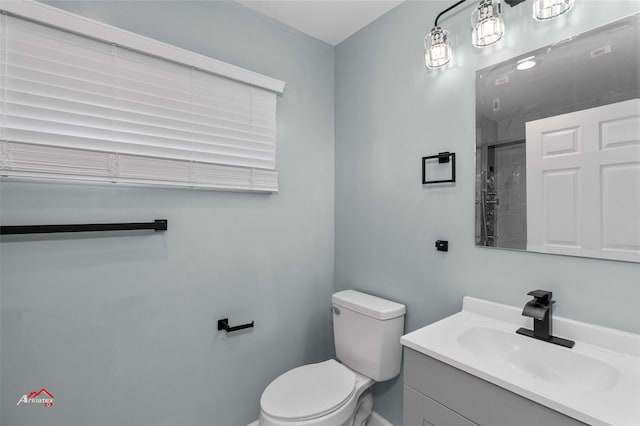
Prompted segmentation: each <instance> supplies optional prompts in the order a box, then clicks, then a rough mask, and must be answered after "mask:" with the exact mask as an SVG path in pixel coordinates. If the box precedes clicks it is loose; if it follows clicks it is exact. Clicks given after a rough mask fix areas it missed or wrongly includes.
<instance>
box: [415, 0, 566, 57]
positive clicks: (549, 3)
mask: <svg viewBox="0 0 640 426" xmlns="http://www.w3.org/2000/svg"><path fill="white" fill-rule="evenodd" d="M465 1H466V0H459V1H458V2H457V3H455V4H453V5H451V6H449V7H448V8H446V9H445V10H443V11H442V12H440V13H439V14H438V16H437V17H436V20H435V22H434V24H433V28H432V29H431V31H430V32H429V34H427V36H426V37H425V38H424V59H425V64H426V65H427V68H430V69H439V68H443V67H445V66H447V65H448V64H449V63H451V60H452V58H453V52H452V49H451V45H450V44H449V31H447V30H445V29H442V28H440V27H439V26H438V20H439V19H440V17H441V16H442V15H444V14H445V13H447V12H448V11H450V10H451V9H454V8H456V7H458V6H459V5H461V4H462V3H464V2H465ZM504 1H505V2H506V3H507V4H508V5H509V6H511V7H515V6H517V5H518V4H520V3H523V2H524V1H525V0H504ZM575 1H576V0H533V17H534V18H535V19H536V20H538V21H546V20H549V19H553V18H556V17H558V16H560V15H562V14H564V13H567V12H568V11H570V10H571V8H572V7H573V5H574V3H575ZM502 15H503V10H502V3H501V2H500V0H480V1H479V3H478V7H476V8H475V9H474V10H473V12H472V13H471V27H472V33H471V42H472V43H473V45H474V46H475V47H479V48H482V47H487V46H490V45H492V44H494V43H497V42H499V41H500V40H501V39H502V38H503V36H504V19H503V18H502ZM525 66H535V62H534V64H533V65H531V64H527V65H522V67H525Z"/></svg>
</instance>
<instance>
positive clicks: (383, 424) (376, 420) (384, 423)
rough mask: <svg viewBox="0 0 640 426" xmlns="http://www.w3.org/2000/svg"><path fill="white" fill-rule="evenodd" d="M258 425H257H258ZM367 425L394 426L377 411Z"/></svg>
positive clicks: (372, 414)
mask: <svg viewBox="0 0 640 426" xmlns="http://www.w3.org/2000/svg"><path fill="white" fill-rule="evenodd" d="M256 426H257V425H256ZM367 426H393V425H392V424H391V423H389V421H388V420H387V419H385V418H384V417H382V416H381V415H380V414H378V413H376V412H375V411H374V412H373V413H371V418H370V419H369V423H368V424H367Z"/></svg>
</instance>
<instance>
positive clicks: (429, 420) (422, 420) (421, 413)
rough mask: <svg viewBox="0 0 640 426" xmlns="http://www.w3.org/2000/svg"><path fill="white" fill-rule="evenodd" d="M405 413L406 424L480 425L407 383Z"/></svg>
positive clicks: (435, 425)
mask: <svg viewBox="0 0 640 426" xmlns="http://www.w3.org/2000/svg"><path fill="white" fill-rule="evenodd" d="M403 413H404V426H478V425H477V424H476V423H473V422H472V421H469V420H468V419H466V418H464V417H462V416H461V415H460V414H458V413H456V412H455V411H451V410H449V409H448V408H447V407H445V406H444V405H442V404H439V403H437V402H436V401H434V400H433V399H431V398H429V397H426V396H424V395H423V394H421V393H420V392H418V391H416V390H415V389H413V388H412V387H409V386H407V385H404V407H403Z"/></svg>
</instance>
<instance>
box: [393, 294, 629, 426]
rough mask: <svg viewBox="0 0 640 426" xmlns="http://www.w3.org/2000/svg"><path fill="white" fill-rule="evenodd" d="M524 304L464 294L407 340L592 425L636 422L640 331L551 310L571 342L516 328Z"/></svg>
mask: <svg viewBox="0 0 640 426" xmlns="http://www.w3.org/2000/svg"><path fill="white" fill-rule="evenodd" d="M521 313H522V309H521V308H516V307H511V306H506V305H501V304H497V303H493V302H488V301H484V300H480V299H475V298H471V297H465V298H464V302H463V309H462V311H461V312H459V313H457V314H454V315H452V316H450V317H447V318H445V319H443V320H441V321H438V322H436V323H433V324H431V325H429V326H426V327H423V328H421V329H419V330H416V331H414V332H411V333H409V334H407V335H405V336H403V337H402V339H401V342H402V344H403V345H404V346H405V347H408V348H410V349H413V350H415V351H418V352H421V353H423V354H425V355H428V356H430V357H432V358H435V359H437V360H439V361H442V362H445V363H447V364H449V365H452V366H454V367H456V368H458V369H461V370H463V371H465V372H467V373H469V374H473V375H474V376H477V377H479V378H481V379H484V380H486V381H488V382H491V383H493V384H496V385H498V386H501V387H503V388H505V389H507V390H510V391H512V392H514V393H516V394H519V395H521V396H523V397H525V398H528V399H530V400H532V401H535V402H537V403H539V404H542V405H545V406H547V407H549V408H551V409H554V410H556V411H559V412H561V413H563V414H566V415H568V416H570V417H573V418H575V419H578V420H580V421H582V422H584V423H586V424H589V425H593V426H639V425H640V404H639V403H638V401H640V336H639V335H636V334H631V333H626V332H622V331H619V330H613V329H609V328H605V327H600V326H596V325H592V324H586V323H582V322H578V321H573V320H569V319H566V318H562V317H558V316H554V330H553V331H554V335H556V336H559V337H563V338H566V339H571V340H574V341H575V342H576V344H575V346H574V347H573V348H572V349H569V348H565V347H562V346H558V345H553V344H550V343H547V342H543V341H540V340H536V339H532V338H530V337H526V336H522V335H520V334H516V330H517V329H518V328H520V327H526V328H531V326H532V324H531V321H532V320H531V319H527V318H525V317H523V316H522V315H521Z"/></svg>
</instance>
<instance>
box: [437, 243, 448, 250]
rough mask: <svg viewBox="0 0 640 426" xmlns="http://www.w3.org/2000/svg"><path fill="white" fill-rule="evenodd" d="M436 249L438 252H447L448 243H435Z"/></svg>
mask: <svg viewBox="0 0 640 426" xmlns="http://www.w3.org/2000/svg"><path fill="white" fill-rule="evenodd" d="M436 249H438V251H449V241H446V240H438V241H436Z"/></svg>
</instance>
